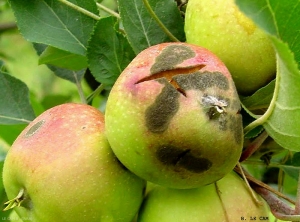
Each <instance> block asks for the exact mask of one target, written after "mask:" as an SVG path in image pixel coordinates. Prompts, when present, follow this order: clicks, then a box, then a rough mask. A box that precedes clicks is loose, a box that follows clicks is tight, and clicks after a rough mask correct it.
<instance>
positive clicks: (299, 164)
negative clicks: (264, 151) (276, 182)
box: [280, 153, 300, 181]
mask: <svg viewBox="0 0 300 222" xmlns="http://www.w3.org/2000/svg"><path fill="white" fill-rule="evenodd" d="M280 168H281V169H282V170H283V171H284V172H286V173H287V174H288V175H289V176H290V177H292V178H293V179H295V180H297V181H298V178H299V172H300V171H299V170H300V153H294V155H293V157H292V158H291V159H289V160H288V161H286V162H285V165H280Z"/></svg>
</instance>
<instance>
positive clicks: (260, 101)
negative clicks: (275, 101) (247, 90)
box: [240, 80, 275, 111]
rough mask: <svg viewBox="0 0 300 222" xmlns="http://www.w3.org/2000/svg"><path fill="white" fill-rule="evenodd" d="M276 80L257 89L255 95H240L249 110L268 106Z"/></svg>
mask: <svg viewBox="0 0 300 222" xmlns="http://www.w3.org/2000/svg"><path fill="white" fill-rule="evenodd" d="M274 87H275V80H273V81H271V82H270V83H269V84H268V85H266V86H264V87H262V88H260V89H259V90H257V91H256V92H255V93H254V94H253V95H251V96H248V97H243V96H240V100H241V102H242V103H243V105H244V106H245V107H247V109H248V110H250V111H252V110H258V109H265V108H268V106H269V104H270V102H271V100H272V97H273V92H274Z"/></svg>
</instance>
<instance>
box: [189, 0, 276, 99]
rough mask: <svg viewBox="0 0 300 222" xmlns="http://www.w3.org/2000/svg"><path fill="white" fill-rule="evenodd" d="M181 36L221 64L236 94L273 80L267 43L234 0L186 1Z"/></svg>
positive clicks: (270, 47)
mask: <svg viewBox="0 0 300 222" xmlns="http://www.w3.org/2000/svg"><path fill="white" fill-rule="evenodd" d="M185 34H186V41H187V42H188V43H192V44H196V45H200V46H203V47H205V48H207V49H209V50H210V51H212V52H213V53H215V54H216V55H217V56H218V57H219V58H220V59H221V60H222V61H223V62H224V63H225V65H226V66H227V68H228V69H229V71H230V73H231V75H232V77H233V80H234V82H235V85H236V88H237V90H238V92H239V94H243V95H250V94H252V93H254V92H255V91H256V90H257V89H259V88H261V87H262V86H265V85H266V84H267V83H268V82H270V81H271V80H272V79H274V78H275V73H276V56H275V50H274V48H273V45H272V42H271V40H270V39H269V37H268V36H267V34H266V33H265V32H264V31H263V30H261V29H260V28H258V27H257V26H256V25H255V24H254V23H253V22H252V20H250V19H249V18H248V17H246V16H245V15H244V14H242V12H241V11H240V10H239V8H238V7H237V6H236V5H235V3H234V0H223V1H220V0H189V2H188V4H187V9H186V13H185Z"/></svg>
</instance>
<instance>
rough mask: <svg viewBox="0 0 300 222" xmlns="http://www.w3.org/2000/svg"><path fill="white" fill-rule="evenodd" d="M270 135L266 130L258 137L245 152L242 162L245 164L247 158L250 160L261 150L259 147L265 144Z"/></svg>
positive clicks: (241, 158)
mask: <svg viewBox="0 0 300 222" xmlns="http://www.w3.org/2000/svg"><path fill="white" fill-rule="evenodd" d="M268 136H269V135H268V133H267V132H266V131H265V130H264V131H263V132H262V133H261V134H260V135H259V136H258V137H256V138H255V139H254V140H253V141H252V142H251V143H250V144H249V145H248V146H247V147H246V149H245V150H244V151H243V153H242V155H241V157H240V160H239V161H240V162H243V161H244V160H246V159H247V158H249V157H250V156H251V155H252V154H253V153H254V152H255V151H257V150H258V149H259V147H260V146H261V145H262V144H263V142H264V141H265V140H266V139H267V138H268Z"/></svg>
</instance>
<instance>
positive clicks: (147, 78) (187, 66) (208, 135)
mask: <svg viewBox="0 0 300 222" xmlns="http://www.w3.org/2000/svg"><path fill="white" fill-rule="evenodd" d="M209 98H210V99H211V98H215V99H217V98H219V99H220V100H222V101H223V102H225V101H227V102H228V104H227V105H228V106H227V105H226V107H225V109H226V111H224V112H223V113H218V112H216V113H215V114H217V115H216V116H215V117H214V115H212V116H211V115H210V112H211V111H213V112H215V111H216V110H214V109H215V108H217V109H218V108H221V107H215V106H210V105H208V104H206V102H207V101H206V99H209ZM227 102H226V103H227ZM239 110H240V102H239V98H238V95H237V93H236V89H235V86H234V83H233V81H232V78H231V76H230V73H229V72H228V70H227V68H226V67H225V65H224V64H223V63H222V62H221V61H220V60H219V59H218V58H217V57H216V56H215V55H213V54H212V53H211V52H210V51H208V50H206V49H204V48H202V47H199V46H195V45H191V44H186V43H162V44H159V45H155V46H151V47H150V48H148V49H146V50H144V51H143V52H141V53H140V54H139V55H137V56H136V58H135V59H133V61H132V62H131V63H130V64H129V65H128V67H127V68H126V69H125V70H124V71H123V72H122V74H121V75H120V76H119V78H118V79H117V81H116V83H115V84H114V86H113V88H112V90H111V92H110V95H109V97H108V101H107V105H106V112H105V121H106V136H107V139H108V141H109V143H110V145H111V147H112V149H113V151H114V153H115V154H116V156H117V157H118V159H119V160H120V161H121V162H122V163H123V164H124V165H125V166H126V167H127V168H128V169H129V170H130V171H132V172H133V173H135V174H136V175H138V176H139V177H141V178H143V179H145V180H147V181H150V182H152V183H156V184H160V185H162V186H167V187H173V188H182V189H186V188H195V187H199V186H202V185H206V184H209V183H213V182H215V181H216V180H219V179H220V178H222V177H223V176H224V175H225V174H227V173H228V172H230V171H231V170H232V169H233V168H234V166H235V165H236V163H237V161H238V159H239V156H240V154H241V150H242V143H243V130H242V119H241V115H240V114H239ZM220 112H222V111H220Z"/></svg>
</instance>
